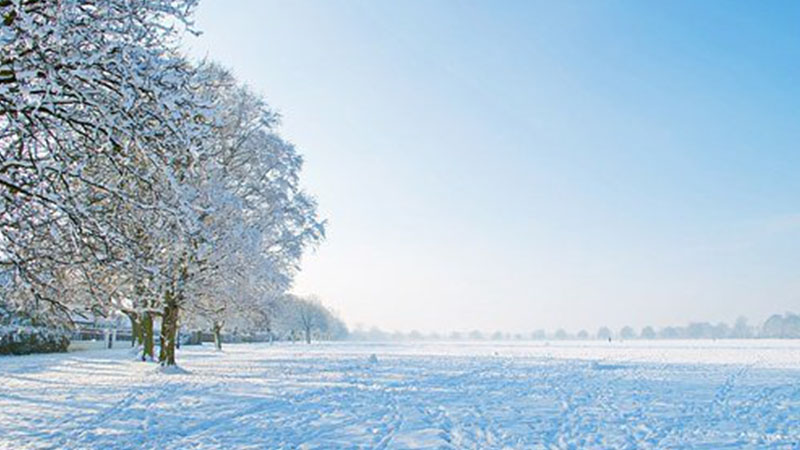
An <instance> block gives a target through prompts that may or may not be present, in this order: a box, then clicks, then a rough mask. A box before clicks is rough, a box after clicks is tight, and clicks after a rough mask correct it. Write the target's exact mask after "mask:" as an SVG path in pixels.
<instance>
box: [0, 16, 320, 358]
mask: <svg viewBox="0 0 800 450" xmlns="http://www.w3.org/2000/svg"><path fill="white" fill-rule="evenodd" d="M194 5H195V1H192V0H104V1H90V0H62V1H55V0H51V1H47V0H45V1H33V0H0V19H2V22H0V46H2V52H0V55H2V56H1V58H2V60H1V61H0V195H2V204H1V206H0V245H1V246H2V247H1V249H2V251H0V270H2V274H0V275H1V276H0V279H1V280H2V283H0V289H1V290H2V294H3V297H4V298H5V299H6V300H7V301H8V302H13V303H14V305H15V308H16V309H19V310H25V311H38V312H42V311H45V312H46V313H47V314H48V315H49V317H51V318H56V319H57V320H58V321H61V322H69V321H70V317H71V316H72V315H73V314H74V313H76V312H78V311H81V310H91V311H92V313H93V314H99V315H111V314H116V313H120V312H121V313H124V314H125V315H127V316H128V317H129V318H130V321H131V324H132V327H133V330H134V334H135V335H136V339H137V343H138V344H139V345H141V346H142V357H143V359H155V358H156V355H155V349H154V341H155V339H154V332H153V327H154V326H155V325H156V324H160V330H159V331H158V332H159V334H160V341H161V343H162V345H161V348H160V354H159V356H158V359H159V360H160V361H161V362H162V364H165V365H172V364H174V362H175V352H174V348H175V344H176V339H177V333H178V328H179V326H180V325H181V324H182V323H206V324H208V326H209V328H212V329H214V330H217V332H219V331H220V330H221V329H222V327H223V326H224V325H225V323H226V322H227V321H228V320H230V319H231V318H236V317H243V316H249V317H257V316H258V315H259V314H255V313H254V312H256V311H258V312H262V311H268V310H269V308H270V300H267V299H274V298H275V297H276V296H279V295H282V294H283V293H284V292H285V291H286V290H287V289H288V287H289V286H290V284H291V280H292V278H293V275H294V272H295V270H296V267H297V265H298V262H299V259H300V257H301V255H302V254H303V251H304V249H305V248H306V247H308V246H309V245H312V244H314V243H316V242H318V241H319V240H320V239H322V238H323V236H324V223H323V222H322V221H320V220H319V218H318V217H317V212H316V204H315V202H314V201H313V199H312V198H311V197H309V196H308V195H306V194H305V193H304V192H303V191H302V190H301V189H300V186H299V174H300V170H301V167H302V158H301V156H300V155H299V154H298V153H297V151H296V150H295V148H294V147H293V146H292V145H291V144H289V143H287V142H285V141H284V140H283V139H281V138H280V137H279V136H278V135H277V134H276V132H275V127H276V125H277V115H276V114H275V113H274V112H273V111H272V110H271V109H270V108H269V107H268V105H267V104H266V103H265V102H264V100H263V99H262V98H261V97H259V96H257V95H255V94H253V93H251V92H250V91H248V90H247V89H246V88H244V87H242V86H240V85H239V84H238V83H237V82H236V80H234V79H233V77H232V76H231V75H230V74H229V73H227V72H226V71H225V70H224V69H222V68H220V67H218V66H216V65H214V64H207V63H203V64H200V65H196V64H192V63H190V62H188V61H187V60H186V59H185V58H184V57H182V56H181V55H180V52H179V51H178V47H177V46H178V40H179V38H180V36H181V34H183V33H185V32H186V31H189V32H193V29H192V22H191V13H192V10H193V8H194Z"/></svg>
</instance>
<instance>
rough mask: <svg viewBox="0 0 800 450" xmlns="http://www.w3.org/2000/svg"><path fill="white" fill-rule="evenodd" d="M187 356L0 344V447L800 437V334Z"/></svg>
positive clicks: (244, 350)
mask: <svg viewBox="0 0 800 450" xmlns="http://www.w3.org/2000/svg"><path fill="white" fill-rule="evenodd" d="M372 353H375V354H376V355H377V356H378V362H377V363H370V362H369V361H368V356H369V355H370V354H372ZM179 358H180V361H181V363H182V365H183V367H184V368H185V369H187V370H188V371H189V373H188V374H169V375H167V374H162V373H159V372H157V371H156V370H155V368H154V365H152V364H144V363H139V362H136V361H132V358H131V356H130V355H129V353H128V352H127V351H125V350H119V351H95V352H84V353H73V354H68V355H35V356H25V357H3V358H0V377H2V383H0V448H3V449H6V448H8V449H11V448H15V449H16V448H67V449H85V448H120V449H125V448H159V449H201V448H202V449H217V448H220V449H221V448H226V449H227V448H254V449H255V448H259V449H260V448H287V449H288V448H375V449H384V448H385V449H389V448H457V449H461V448H480V449H484V448H525V449H528V448H676V447H687V446H689V447H692V448H709V449H721V448H742V447H744V448H800V343H799V342H796V341H795V342H770V341H755V342H733V341H731V342H704V343H697V342H672V343H668V342H651V343H642V342H635V343H631V344H624V343H613V344H607V343H591V344H581V343H562V344H560V345H555V344H552V345H544V344H542V343H478V344H476V343H468V344H455V343H441V344H428V343H425V344H422V343H420V344H411V343H409V344H358V343H340V344H318V345H312V346H304V345H300V344H297V345H290V344H282V345H275V346H269V345H244V344H242V345H229V346H228V347H227V349H226V351H225V352H224V353H221V354H220V353H216V352H214V351H213V350H211V349H210V348H209V347H208V346H207V347H204V348H186V349H184V350H183V351H182V352H181V354H180V355H179ZM701 361H703V362H702V363H701Z"/></svg>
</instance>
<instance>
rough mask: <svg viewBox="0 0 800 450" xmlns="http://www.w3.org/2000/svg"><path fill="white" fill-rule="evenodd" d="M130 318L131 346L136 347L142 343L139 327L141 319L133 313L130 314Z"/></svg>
mask: <svg viewBox="0 0 800 450" xmlns="http://www.w3.org/2000/svg"><path fill="white" fill-rule="evenodd" d="M128 319H130V320H131V347H136V345H137V344H141V343H142V340H141V334H140V332H139V329H140V328H141V327H140V326H139V321H138V320H136V317H135V316H134V315H133V314H128Z"/></svg>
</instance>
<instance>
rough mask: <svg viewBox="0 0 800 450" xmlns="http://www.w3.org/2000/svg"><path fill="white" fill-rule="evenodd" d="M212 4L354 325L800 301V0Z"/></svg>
mask: <svg viewBox="0 0 800 450" xmlns="http://www.w3.org/2000/svg"><path fill="white" fill-rule="evenodd" d="M237 6H238V7H237V8H231V7H229V5H227V4H226V3H225V2H211V1H206V2H202V3H201V4H200V7H199V9H198V14H197V20H196V21H197V25H198V27H199V28H200V29H201V30H203V34H202V35H201V36H199V37H197V38H194V39H191V40H189V41H188V43H187V45H188V46H189V47H190V51H191V53H192V54H193V55H195V56H196V57H203V56H208V57H210V58H212V59H214V60H218V61H220V62H221V63H223V64H224V65H226V66H228V67H230V68H231V69H232V70H233V71H234V72H235V73H236V75H237V77H238V78H240V79H242V80H243V81H245V82H247V83H248V84H249V85H250V86H251V87H252V88H253V89H254V90H255V91H258V92H261V93H263V94H265V95H266V97H267V98H268V100H269V101H270V104H271V105H272V106H273V107H275V108H276V109H278V110H279V111H281V112H282V113H283V119H282V127H281V134H282V135H283V136H285V137H286V138H287V139H289V140H290V141H292V142H293V143H294V144H295V145H296V146H297V147H298V149H299V151H300V152H301V153H302V154H303V155H304V156H305V160H306V165H305V167H304V183H305V186H306V187H307V188H308V191H309V192H311V193H313V194H314V195H315V196H316V197H317V199H318V201H319V207H320V211H321V215H322V216H323V217H324V218H325V219H327V220H328V230H327V239H326V241H325V242H324V243H322V245H321V246H320V247H319V249H318V250H317V251H316V252H314V253H313V254H309V255H307V256H306V257H305V258H304V261H303V264H302V270H301V272H300V273H299V275H298V277H297V280H296V283H295V286H294V292H296V293H298V294H315V295H317V296H319V298H321V299H322V300H323V301H324V302H325V304H327V305H329V306H331V307H332V308H333V309H334V310H336V311H337V312H338V313H339V314H340V315H341V317H342V318H343V320H345V321H346V322H347V323H348V325H350V326H351V327H353V326H356V325H357V324H361V325H363V327H365V328H369V327H372V326H376V327H379V328H381V329H384V330H387V331H391V330H403V331H410V330H419V331H420V332H424V333H429V332H433V331H437V332H449V331H454V330H457V331H469V330H474V329H477V330H483V331H488V332H492V331H496V330H501V331H507V332H526V333H528V332H531V331H532V330H536V329H546V330H550V331H554V330H556V329H559V328H564V329H567V330H570V331H577V330H580V329H587V330H589V331H591V332H594V331H596V330H597V329H598V327H600V326H608V327H610V328H612V329H613V330H618V329H619V328H621V327H622V326H625V325H630V326H632V327H634V328H636V329H637V330H639V329H641V328H642V327H644V326H648V325H650V326H654V327H664V326H674V325H685V324H686V323H688V322H692V321H709V322H714V323H716V322H719V321H725V322H727V323H729V324H733V323H734V321H735V320H736V318H737V317H739V316H745V317H747V318H748V319H749V320H750V322H751V323H752V324H758V323H760V322H762V321H764V320H765V319H766V318H767V317H768V316H769V315H771V314H773V313H784V312H786V311H797V310H800V308H798V305H800V277H798V274H800V259H798V258H797V254H798V253H799V251H800V208H798V205H799V204H800V202H798V200H799V199H800V177H798V176H797V173H799V172H800V152H798V150H797V142H800V126H798V124H800V87H798V84H797V82H796V80H797V79H798V77H799V76H800V34H798V33H797V32H796V26H797V25H796V24H797V23H798V20H800V4H797V3H791V2H774V3H769V4H756V3H748V2H722V1H710V2H703V3H692V2H669V3H641V2H633V1H619V2H603V3H600V2H597V3H587V2H582V3H578V2H505V3H502V4H499V5H498V4H496V3H494V2H416V1H411V2H395V3H390V2H382V1H379V2H371V1H342V0H336V1H330V2H316V3H314V4H313V5H312V4H311V3H306V2H279V1H272V0H270V1H262V0H258V1H256V0H248V1H242V2H240V3H239V4H237Z"/></svg>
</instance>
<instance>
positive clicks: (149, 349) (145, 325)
mask: <svg viewBox="0 0 800 450" xmlns="http://www.w3.org/2000/svg"><path fill="white" fill-rule="evenodd" d="M139 335H140V337H139V339H140V340H141V342H142V361H147V360H148V359H149V360H150V361H152V360H153V359H155V344H154V342H153V314H152V313H151V312H149V311H148V312H145V313H144V314H142V320H141V322H140V324H139Z"/></svg>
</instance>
